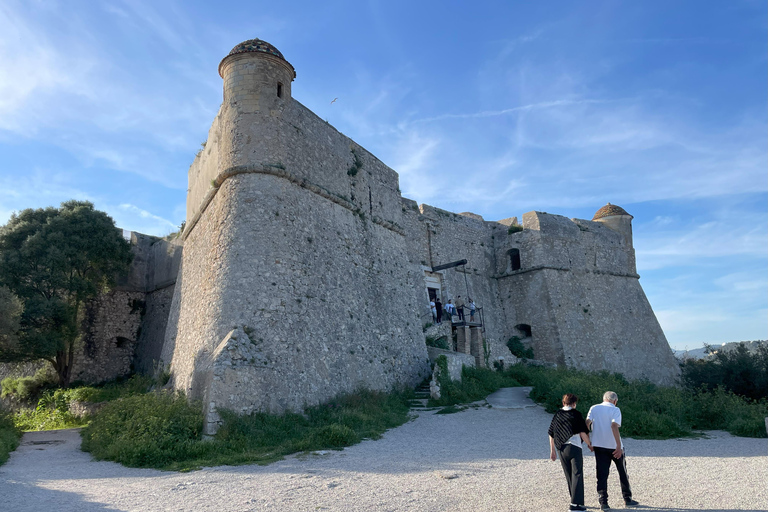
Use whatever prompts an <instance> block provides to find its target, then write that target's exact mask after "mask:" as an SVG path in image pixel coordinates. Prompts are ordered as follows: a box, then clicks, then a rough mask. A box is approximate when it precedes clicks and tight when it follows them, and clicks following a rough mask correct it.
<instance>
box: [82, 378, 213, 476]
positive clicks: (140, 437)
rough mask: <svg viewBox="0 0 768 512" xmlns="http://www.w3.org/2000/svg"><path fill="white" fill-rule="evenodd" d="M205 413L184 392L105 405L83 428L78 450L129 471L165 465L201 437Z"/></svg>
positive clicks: (160, 394) (149, 396) (136, 398)
mask: <svg viewBox="0 0 768 512" xmlns="http://www.w3.org/2000/svg"><path fill="white" fill-rule="evenodd" d="M202 432H203V413H202V407H201V406H200V404H197V403H192V404H190V403H188V402H187V399H186V397H185V396H184V395H182V394H171V393H148V394H145V395H135V396H129V397H127V398H122V399H119V400H116V401H114V402H110V403H108V404H107V405H106V406H104V408H103V409H102V410H101V411H100V412H99V413H98V414H96V415H95V417H94V418H93V420H92V421H91V423H90V424H89V425H88V426H87V427H86V428H84V429H83V432H82V437H83V442H82V449H83V451H86V452H90V453H91V454H92V455H93V456H94V457H96V458H97V459H106V460H114V461H116V462H120V463H121V464H124V465H126V466H133V467H164V466H167V465H169V464H172V463H173V462H174V461H176V460H178V459H179V458H184V457H185V456H187V452H188V450H189V448H190V447H191V446H192V445H194V444H195V443H196V442H199V441H200V440H201V438H202Z"/></svg>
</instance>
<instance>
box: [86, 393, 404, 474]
mask: <svg viewBox="0 0 768 512" xmlns="http://www.w3.org/2000/svg"><path fill="white" fill-rule="evenodd" d="M412 396H413V391H411V390H406V391H399V392H393V393H380V392H374V391H359V392H357V393H355V394H351V395H344V396H340V397H337V398H336V399H334V400H331V401H330V402H328V403H325V404H322V405H317V406H314V407H309V408H307V409H306V410H305V412H304V414H303V415H302V414H295V413H286V414H282V415H273V414H264V413H253V414H247V415H237V414H235V413H234V412H232V411H226V410H223V411H219V413H220V415H221V419H222V422H223V424H222V425H221V427H220V428H219V431H218V432H217V433H216V435H215V436H214V438H213V439H212V440H207V441H204V440H202V435H201V431H202V425H203V417H202V412H201V411H202V407H201V406H200V404H195V403H193V404H191V405H190V404H187V402H186V400H185V399H184V397H183V396H181V395H176V396H174V395H170V394H167V393H160V394H158V393H151V394H148V395H138V396H134V397H129V398H125V399H121V400H118V401H115V402H112V403H110V404H108V405H107V406H105V408H104V409H103V410H102V411H101V412H99V413H98V414H97V415H96V417H95V419H94V420H93V421H92V423H91V424H90V425H89V426H88V427H87V428H85V429H84V430H83V449H84V450H86V451H90V452H91V454H93V456H94V457H96V458H97V459H106V460H113V461H116V462H120V463H122V464H125V465H128V466H140V467H154V468H158V469H172V470H186V469H193V468H198V467H200V466H204V465H205V466H211V465H221V464H245V463H257V464H266V463H269V462H272V461H275V460H279V459H281V458H282V457H283V456H285V455H287V454H290V453H295V452H301V451H307V450H321V449H338V448H341V447H343V446H349V445H350V444H354V443H357V442H359V441H360V440H362V439H366V438H378V437H380V436H381V433H382V432H384V431H385V430H387V429H389V428H392V427H396V426H398V425H401V424H403V423H405V422H406V421H407V419H408V411H409V405H408V403H409V400H410V398H412Z"/></svg>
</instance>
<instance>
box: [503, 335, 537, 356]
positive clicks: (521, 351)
mask: <svg viewBox="0 0 768 512" xmlns="http://www.w3.org/2000/svg"><path fill="white" fill-rule="evenodd" d="M507 348H509V351H510V352H512V355H513V356H515V357H520V358H523V359H533V349H532V348H531V347H528V348H526V347H525V345H523V342H522V341H521V340H520V337H519V336H512V337H511V338H509V339H508V340H507Z"/></svg>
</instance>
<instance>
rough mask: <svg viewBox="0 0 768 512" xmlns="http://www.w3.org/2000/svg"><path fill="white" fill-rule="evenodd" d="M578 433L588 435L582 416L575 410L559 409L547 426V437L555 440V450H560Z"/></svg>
mask: <svg viewBox="0 0 768 512" xmlns="http://www.w3.org/2000/svg"><path fill="white" fill-rule="evenodd" d="M579 432H586V433H589V429H588V428H587V422H586V421H584V416H582V415H581V413H580V412H579V411H577V410H576V409H571V410H569V411H564V410H562V409H560V410H559V411H557V412H556V413H555V416H554V417H553V418H552V423H550V424H549V435H550V436H552V437H553V438H554V440H555V448H557V449H558V450H562V449H563V446H565V444H566V443H567V442H568V440H569V439H570V438H571V437H572V436H574V435H576V434H578V433H579Z"/></svg>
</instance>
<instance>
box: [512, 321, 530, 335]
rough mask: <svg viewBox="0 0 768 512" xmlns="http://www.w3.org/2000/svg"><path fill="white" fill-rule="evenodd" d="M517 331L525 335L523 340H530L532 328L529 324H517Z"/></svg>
mask: <svg viewBox="0 0 768 512" xmlns="http://www.w3.org/2000/svg"><path fill="white" fill-rule="evenodd" d="M515 329H517V330H518V331H520V332H521V333H523V338H530V337H531V336H532V334H531V326H530V325H528V324H517V325H516V326H515Z"/></svg>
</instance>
